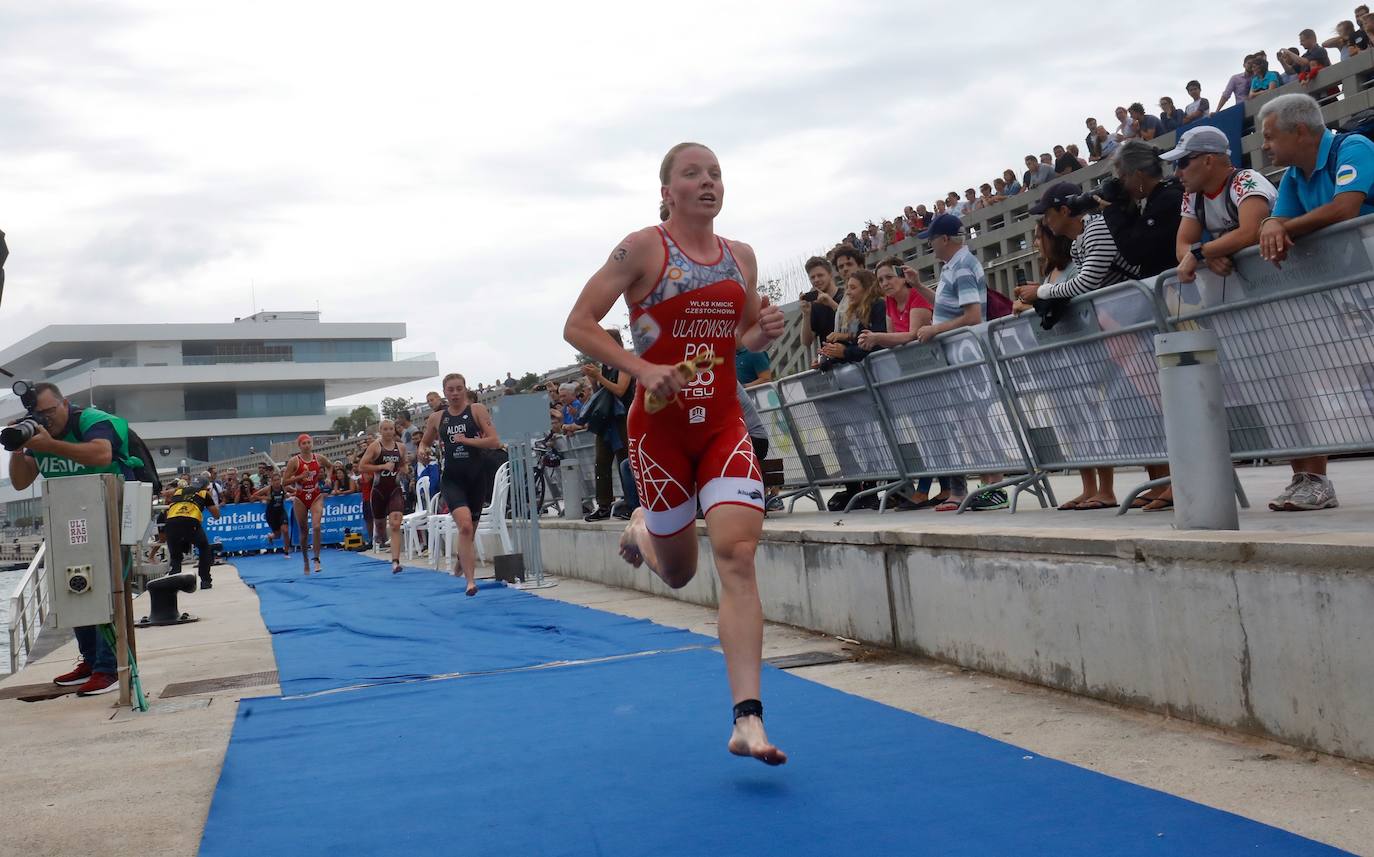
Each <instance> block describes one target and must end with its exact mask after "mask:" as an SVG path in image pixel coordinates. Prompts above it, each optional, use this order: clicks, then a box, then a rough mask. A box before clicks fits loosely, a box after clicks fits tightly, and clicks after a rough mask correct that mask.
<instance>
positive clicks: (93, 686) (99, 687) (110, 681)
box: [76, 673, 119, 696]
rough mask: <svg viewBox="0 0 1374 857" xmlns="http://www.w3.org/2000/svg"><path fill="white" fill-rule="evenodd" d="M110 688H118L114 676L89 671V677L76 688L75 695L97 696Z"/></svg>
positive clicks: (110, 689) (107, 691)
mask: <svg viewBox="0 0 1374 857" xmlns="http://www.w3.org/2000/svg"><path fill="white" fill-rule="evenodd" d="M112 690H119V682H118V681H116V680H115V677H114V676H112V675H110V674H109V673H91V677H90V679H89V680H88V681H87V682H86V683H85V684H83V685H81V687H78V688H77V689H76V695H77V696H99V695H100V694H102V693H109V692H110V691H112Z"/></svg>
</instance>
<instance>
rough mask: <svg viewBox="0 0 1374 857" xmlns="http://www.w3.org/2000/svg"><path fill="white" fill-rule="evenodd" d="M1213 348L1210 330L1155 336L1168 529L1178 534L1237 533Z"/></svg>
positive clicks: (1222, 402)
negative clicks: (1170, 495) (1168, 487)
mask: <svg viewBox="0 0 1374 857" xmlns="http://www.w3.org/2000/svg"><path fill="white" fill-rule="evenodd" d="M1217 348H1218V343H1217V335H1216V333H1215V332H1213V331H1211V330H1184V331H1174V332H1170V333H1161V334H1158V335H1156V336H1155V355H1156V357H1155V359H1156V361H1157V362H1158V364H1159V393H1160V398H1161V403H1162V405H1163V410H1164V440H1165V446H1166V448H1167V449H1168V451H1169V469H1170V472H1171V475H1172V477H1173V489H1174V527H1175V528H1176V529H1180V530H1238V529H1240V513H1239V512H1238V511H1237V509H1236V498H1235V490H1234V486H1233V481H1232V480H1233V475H1232V471H1231V445H1230V440H1229V437H1228V434H1227V428H1226V405H1225V398H1224V396H1223V393H1222V387H1221V365H1220V364H1219V363H1218V361H1217Z"/></svg>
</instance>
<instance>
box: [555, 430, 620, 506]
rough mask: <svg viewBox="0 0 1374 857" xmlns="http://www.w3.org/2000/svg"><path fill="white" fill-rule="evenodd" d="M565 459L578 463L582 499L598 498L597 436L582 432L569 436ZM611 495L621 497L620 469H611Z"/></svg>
mask: <svg viewBox="0 0 1374 857" xmlns="http://www.w3.org/2000/svg"><path fill="white" fill-rule="evenodd" d="M564 458H573V459H575V460H576V461H577V469H578V471H579V472H580V473H581V474H582V497H583V499H584V500H591V499H592V498H594V497H595V496H596V435H594V434H592V433H591V432H589V431H580V432H576V433H575V434H571V435H568V452H567V453H566V454H565V455H564ZM611 476H612V479H611V494H612V495H613V496H615V497H619V496H620V495H621V493H622V492H621V491H620V490H619V488H620V473H619V468H618V467H613V468H611Z"/></svg>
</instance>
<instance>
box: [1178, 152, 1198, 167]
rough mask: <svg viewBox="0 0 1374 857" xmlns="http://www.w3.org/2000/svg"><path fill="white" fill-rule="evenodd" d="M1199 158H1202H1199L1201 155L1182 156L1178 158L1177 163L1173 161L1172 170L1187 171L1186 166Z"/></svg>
mask: <svg viewBox="0 0 1374 857" xmlns="http://www.w3.org/2000/svg"><path fill="white" fill-rule="evenodd" d="M1200 157H1202V156H1201V155H1184V156H1183V157H1181V158H1179V159H1178V160H1177V161H1174V169H1175V170H1186V169H1188V165H1189V164H1191V163H1192V162H1193V161H1196V160H1197V159H1198V158H1200Z"/></svg>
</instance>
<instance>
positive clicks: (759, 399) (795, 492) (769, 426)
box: [744, 383, 825, 511]
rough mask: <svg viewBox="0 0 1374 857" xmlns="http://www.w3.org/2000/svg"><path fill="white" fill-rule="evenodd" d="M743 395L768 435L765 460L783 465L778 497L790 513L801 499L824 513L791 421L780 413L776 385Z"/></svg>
mask: <svg viewBox="0 0 1374 857" xmlns="http://www.w3.org/2000/svg"><path fill="white" fill-rule="evenodd" d="M744 392H745V394H746V395H748V396H749V398H750V400H752V401H753V403H754V408H755V410H757V411H758V412H759V419H760V420H762V421H763V427H764V430H765V431H767V432H768V457H769V458H777V459H781V461H782V476H783V484H782V493H781V494H779V495H778V496H779V497H780V498H781V499H783V500H788V499H790V500H791V501H792V503H791V505H790V506H788V510H789V511H791V509H792V508H793V507H795V506H796V505H797V500H799V499H801V498H802V497H806V498H808V499H810V500H812V501H813V502H815V504H816V508H817V509H819V510H824V509H825V502H824V501H823V500H822V499H821V493H820V489H818V488H816V486H815V483H814V478H813V477H812V475H811V473H810V472H809V470H808V467H807V461H806V459H804V458H803V457H802V454H801V444H800V443H799V442H798V440H797V435H796V432H795V431H794V430H793V428H792V422H791V420H789V419H788V418H787V413H786V412H785V411H784V410H783V407H782V399H781V398H780V397H779V396H778V387H777V384H773V383H769V384H759V385H757V386H754V387H748V388H746V389H745V391H744Z"/></svg>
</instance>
